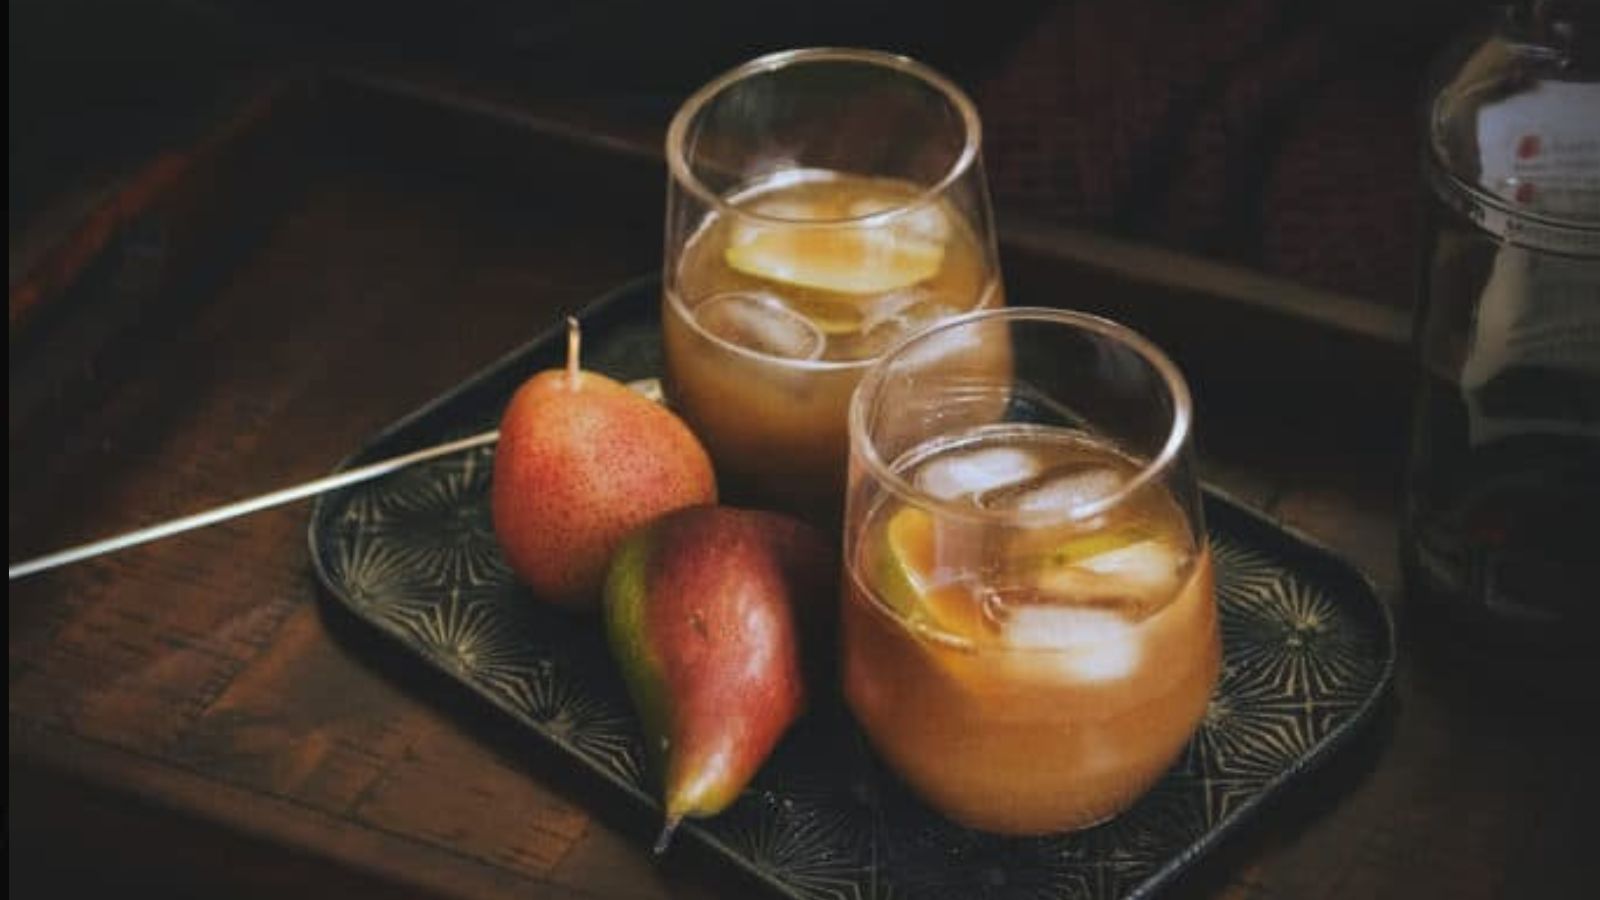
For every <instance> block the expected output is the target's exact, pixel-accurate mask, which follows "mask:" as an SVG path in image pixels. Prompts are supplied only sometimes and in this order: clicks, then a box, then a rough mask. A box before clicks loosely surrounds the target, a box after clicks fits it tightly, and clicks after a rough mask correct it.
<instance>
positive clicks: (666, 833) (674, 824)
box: [650, 815, 683, 856]
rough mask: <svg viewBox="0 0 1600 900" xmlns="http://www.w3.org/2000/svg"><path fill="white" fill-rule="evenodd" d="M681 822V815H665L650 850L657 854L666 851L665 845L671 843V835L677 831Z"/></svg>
mask: <svg viewBox="0 0 1600 900" xmlns="http://www.w3.org/2000/svg"><path fill="white" fill-rule="evenodd" d="M682 823H683V816H679V815H669V816H667V821H666V822H665V823H664V824H663V825H662V826H661V834H660V835H658V836H657V837H656V843H655V846H653V847H651V848H650V852H651V853H654V854H655V855H657V856H660V855H661V854H663V853H665V852H667V845H668V844H670V843H672V835H673V834H675V833H676V832H677V830H678V826H679V825H680V824H682Z"/></svg>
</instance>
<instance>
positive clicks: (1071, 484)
mask: <svg viewBox="0 0 1600 900" xmlns="http://www.w3.org/2000/svg"><path fill="white" fill-rule="evenodd" d="M1126 481H1127V477H1126V476H1125V475H1124V474H1123V473H1121V472H1119V471H1117V470H1116V469H1113V468H1111V467H1109V466H1097V465H1094V464H1092V463H1091V464H1084V463H1068V464H1066V465H1063V466H1057V467H1055V468H1052V469H1049V470H1047V471H1045V472H1042V473H1040V474H1039V475H1037V476H1035V477H1032V478H1029V479H1028V480H1027V481H1026V482H1025V483H1021V484H1009V485H1004V486H1001V487H998V488H996V489H991V490H989V491H986V492H985V493H984V494H983V495H982V496H980V497H979V498H978V505H979V506H983V507H985V508H987V509H1005V510H1016V511H1018V512H1024V513H1048V512H1058V513H1061V514H1062V515H1063V516H1068V517H1070V516H1072V515H1073V514H1074V513H1075V512H1076V511H1077V510H1079V509H1081V508H1083V507H1084V506H1086V505H1088V504H1090V503H1093V502H1094V501H1096V500H1100V499H1102V498H1105V497H1109V496H1111V495H1112V494H1114V493H1116V492H1117V489H1119V488H1121V487H1122V485H1123V484H1124V483H1125V482H1126Z"/></svg>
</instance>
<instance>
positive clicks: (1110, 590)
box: [1038, 539, 1184, 610]
mask: <svg viewBox="0 0 1600 900" xmlns="http://www.w3.org/2000/svg"><path fill="white" fill-rule="evenodd" d="M1183 564H1184V554H1183V553H1182V552H1181V551H1180V550H1178V548H1176V547H1173V546H1172V545H1171V544H1168V543H1167V542H1165V541H1162V540H1157V539H1148V540H1141V541H1135V542H1134V543H1131V544H1128V545H1126V546H1123V547H1118V548H1116V549H1114V550H1107V551H1105V552H1103V553H1096V554H1095V555H1093V556H1088V557H1085V558H1082V559H1078V560H1076V561H1073V562H1071V563H1068V564H1066V565H1059V566H1057V565H1050V566H1046V567H1045V568H1044V570H1043V571H1042V572H1041V573H1040V574H1039V578H1038V588H1039V590H1040V591H1041V592H1043V593H1045V594H1047V595H1050V596H1055V597H1062V598H1070V599H1073V600H1076V601H1079V602H1084V601H1096V602H1104V601H1108V600H1119V601H1121V602H1123V603H1125V604H1126V605H1127V606H1128V607H1129V608H1130V609H1143V610H1150V609H1154V608H1155V607H1157V606H1159V605H1160V604H1161V603H1162V602H1163V601H1164V600H1166V598H1167V597H1170V596H1171V595H1172V594H1173V593H1175V592H1176V591H1177V589H1178V581H1179V578H1180V576H1181V574H1182V570H1183Z"/></svg>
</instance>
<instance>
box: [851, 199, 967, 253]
mask: <svg viewBox="0 0 1600 900" xmlns="http://www.w3.org/2000/svg"><path fill="white" fill-rule="evenodd" d="M899 205H900V204H899V203H897V202H894V201H889V200H885V199H882V198H876V197H866V198H862V199H860V200H857V201H855V202H854V203H852V204H850V207H849V214H850V216H851V217H852V218H861V217H863V216H870V215H872V214H873V213H880V212H884V211H885V210H889V209H893V208H895V207H896V206H899ZM889 227H890V228H892V229H894V230H895V231H896V232H898V233H901V234H904V235H906V236H908V237H913V238H919V239H921V240H924V241H933V242H935V243H939V244H942V243H944V242H945V239H946V238H948V237H950V219H949V218H948V217H947V216H945V214H944V211H943V210H941V209H940V208H939V207H938V206H937V205H935V204H923V205H921V206H918V207H915V208H913V209H908V210H906V211H905V212H903V213H901V214H899V215H897V216H895V217H894V220H893V221H892V223H891V224H890V226H889Z"/></svg>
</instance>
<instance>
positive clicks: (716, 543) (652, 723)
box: [604, 506, 838, 850]
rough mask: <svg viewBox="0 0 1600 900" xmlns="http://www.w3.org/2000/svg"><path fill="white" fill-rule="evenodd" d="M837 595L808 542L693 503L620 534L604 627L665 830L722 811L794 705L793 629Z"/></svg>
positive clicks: (797, 661) (795, 529) (786, 526)
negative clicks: (656, 779) (647, 755)
mask: <svg viewBox="0 0 1600 900" xmlns="http://www.w3.org/2000/svg"><path fill="white" fill-rule="evenodd" d="M837 589H838V585H837V582H836V568H835V563H834V554H833V553H832V552H831V551H830V548H829V545H828V542H827V541H825V539H824V538H823V537H822V535H821V533H820V532H818V531H816V530H815V529H813V528H811V526H808V525H805V524H803V523H801V522H799V521H797V520H794V519H791V518H788V517H786V516H782V515H779V514H777V513H770V512H761V511H756V510H741V509H731V508H728V507H720V506H697V507H691V508H688V509H683V510H678V511H676V512H673V513H669V514H667V515H665V516H663V517H662V518H660V519H658V520H656V521H655V522H653V523H651V524H649V525H647V526H645V527H644V528H642V529H640V530H639V531H636V532H635V533H634V534H632V535H630V536H629V537H628V539H627V540H626V541H625V542H624V543H623V544H622V546H621V547H620V548H619V549H618V551H617V554H616V556H615V557H613V559H612V562H611V567H610V570H609V572H608V573H607V577H606V585H605V605H604V609H605V619H606V632H607V637H608V639H609V640H610V644H611V650H612V654H613V655H614V656H615V657H616V660H617V662H618V663H619V665H620V666H621V669H622V674H623V677H624V680H625V681H626V682H627V684H628V690H629V693H630V694H631V695H632V697H633V701H634V706H635V708H636V709H637V710H638V712H639V717H640V720H641V723H642V725H643V728H644V734H645V740H646V742H647V745H648V747H649V749H650V752H651V755H652V757H653V758H654V760H655V763H656V768H657V769H658V771H659V774H660V776H661V785H662V791H663V801H664V805H665V807H666V816H667V827H666V829H665V830H664V831H663V832H662V837H661V841H660V843H659V844H658V847H657V849H658V850H659V849H661V848H663V847H664V846H665V843H666V841H667V839H668V837H670V835H671V832H672V829H673V828H674V827H676V826H677V824H678V822H679V821H681V820H682V819H683V818H684V817H699V816H710V815H714V814H716V813H718V812H720V811H722V810H723V809H724V808H726V807H727V806H728V804H730V803H732V802H733V800H734V798H736V797H737V796H738V795H739V793H740V791H742V790H743V789H744V787H745V785H746V784H748V783H749V781H750V779H751V778H752V777H753V776H754V775H755V773H756V770H757V769H758V768H760V766H761V764H762V762H764V761H765V760H766V758H767V757H768V755H769V754H770V753H771V752H772V749H773V747H774V746H775V745H776V744H777V743H778V739H779V738H780V737H781V736H782V735H783V733H784V731H785V730H787V729H788V727H789V725H790V724H791V723H792V722H793V721H794V720H795V719H796V718H797V717H798V716H799V715H800V712H801V709H802V707H803V706H804V703H805V687H804V679H803V667H802V665H801V647H800V644H801V620H802V619H804V618H805V617H806V612H805V610H806V609H808V608H810V607H817V608H827V607H828V606H831V601H832V598H833V596H834V594H835V592H836V591H837Z"/></svg>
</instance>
